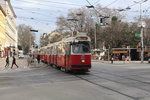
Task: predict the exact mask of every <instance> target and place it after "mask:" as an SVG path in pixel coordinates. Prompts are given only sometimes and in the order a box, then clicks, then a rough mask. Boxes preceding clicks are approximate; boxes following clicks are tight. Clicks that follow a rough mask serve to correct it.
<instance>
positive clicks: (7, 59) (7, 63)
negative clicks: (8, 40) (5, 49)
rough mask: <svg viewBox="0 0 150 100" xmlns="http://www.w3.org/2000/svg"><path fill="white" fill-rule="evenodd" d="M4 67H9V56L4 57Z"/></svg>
mask: <svg viewBox="0 0 150 100" xmlns="http://www.w3.org/2000/svg"><path fill="white" fill-rule="evenodd" d="M6 67H9V56H7V57H6V65H5V68H6Z"/></svg>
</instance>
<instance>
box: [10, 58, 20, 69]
mask: <svg viewBox="0 0 150 100" xmlns="http://www.w3.org/2000/svg"><path fill="white" fill-rule="evenodd" d="M13 65H16V66H17V68H19V66H18V65H17V64H16V58H15V56H13V61H12V66H11V69H12V68H13Z"/></svg>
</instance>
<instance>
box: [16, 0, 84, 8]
mask: <svg viewBox="0 0 150 100" xmlns="http://www.w3.org/2000/svg"><path fill="white" fill-rule="evenodd" d="M15 1H19V2H26V3H32V4H39V5H43V6H48V7H49V5H46V4H43V3H39V2H34V1H33V2H32V1H24V0H15ZM40 2H41V1H40ZM45 2H49V3H53V4H59V5H68V6H80V7H81V6H83V5H77V4H70V3H62V2H53V1H45Z"/></svg>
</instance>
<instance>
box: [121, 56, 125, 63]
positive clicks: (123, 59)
mask: <svg viewBox="0 0 150 100" xmlns="http://www.w3.org/2000/svg"><path fill="white" fill-rule="evenodd" d="M122 61H123V63H125V56H124V55H122Z"/></svg>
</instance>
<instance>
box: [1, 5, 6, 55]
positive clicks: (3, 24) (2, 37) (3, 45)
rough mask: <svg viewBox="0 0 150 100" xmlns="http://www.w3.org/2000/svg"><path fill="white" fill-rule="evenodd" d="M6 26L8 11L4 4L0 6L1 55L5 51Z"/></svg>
mask: <svg viewBox="0 0 150 100" xmlns="http://www.w3.org/2000/svg"><path fill="white" fill-rule="evenodd" d="M5 26H6V13H5V11H4V9H3V8H2V6H0V57H3V56H4V53H5V41H6V37H5V28H6V27H5Z"/></svg>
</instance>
